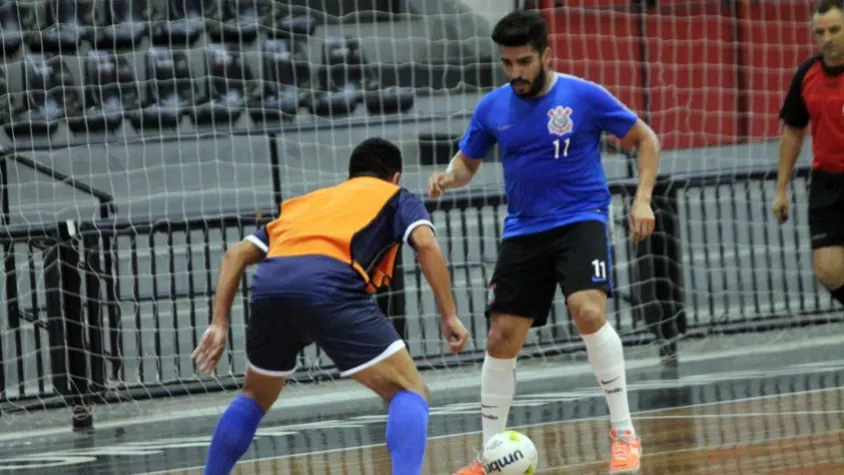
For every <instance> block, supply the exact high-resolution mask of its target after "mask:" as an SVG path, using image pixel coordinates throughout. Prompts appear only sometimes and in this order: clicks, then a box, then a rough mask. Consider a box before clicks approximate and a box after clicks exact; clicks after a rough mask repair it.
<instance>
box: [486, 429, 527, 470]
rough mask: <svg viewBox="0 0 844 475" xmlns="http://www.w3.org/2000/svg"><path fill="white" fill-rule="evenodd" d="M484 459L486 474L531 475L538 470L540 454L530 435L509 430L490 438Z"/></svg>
mask: <svg viewBox="0 0 844 475" xmlns="http://www.w3.org/2000/svg"><path fill="white" fill-rule="evenodd" d="M482 461H483V463H484V473H486V474H500V475H531V474H533V473H534V472H536V468H537V467H536V466H537V464H538V463H539V454H538V453H537V452H536V446H535V445H533V441H532V440H530V437H528V436H526V435H524V434H522V433H520V432H516V431H514V430H508V431H504V432H502V433H500V434H497V435H495V436H493V437H492V438H491V439H489V442H487V443H486V445H484V451H483V455H482Z"/></svg>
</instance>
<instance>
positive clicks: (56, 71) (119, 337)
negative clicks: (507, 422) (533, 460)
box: [0, 0, 834, 428]
mask: <svg viewBox="0 0 844 475" xmlns="http://www.w3.org/2000/svg"><path fill="white" fill-rule="evenodd" d="M290 3H292V5H291V4H290ZM524 3H525V4H526V5H527V6H528V7H531V6H533V7H537V8H541V9H542V12H543V14H544V15H545V16H546V18H548V19H549V28H550V32H551V35H552V41H551V43H552V48H553V51H554V52H553V54H554V56H555V58H556V61H555V68H556V69H557V70H560V71H563V72H567V73H571V74H575V75H580V76H583V77H586V78H588V79H591V80H594V81H596V82H599V83H601V84H603V85H604V86H606V87H607V88H608V89H610V90H611V91H612V92H613V93H615V94H616V95H617V96H618V97H619V98H620V99H621V100H623V101H624V102H625V103H627V104H628V105H629V106H630V107H631V108H633V109H634V110H635V111H637V112H639V113H640V114H641V116H642V117H643V118H645V119H646V120H647V121H648V122H649V123H651V124H652V125H653V126H654V128H655V129H656V130H657V132H658V133H659V135H660V138H661V139H662V141H663V145H664V147H665V150H664V152H663V165H662V168H661V171H662V172H663V173H664V174H665V175H666V177H672V178H674V181H673V182H671V183H672V187H670V190H673V192H676V194H671V195H670V197H671V199H669V200H668V201H667V202H664V201H661V202H660V203H659V206H661V208H660V209H661V211H660V215H661V216H663V217H664V218H665V219H664V220H663V222H666V223H668V222H670V223H669V224H667V225H663V226H662V227H661V228H659V229H658V231H657V233H656V235H655V238H656V239H655V240H653V241H652V243H651V244H650V245H651V246H652V247H650V248H642V249H639V251H638V252H637V250H636V249H634V248H633V247H632V246H631V245H630V242H629V237H628V235H627V232H626V229H625V228H626V226H625V223H626V213H627V208H626V206H627V205H628V204H629V196H630V193H631V190H632V188H631V186H633V185H635V173H634V172H633V170H635V164H634V162H633V161H631V159H630V158H629V157H628V156H627V154H625V153H622V152H620V151H619V149H617V148H616V147H615V145H608V146H607V147H606V149H607V151H606V153H605V156H604V158H605V163H606V170H607V175H608V176H609V177H610V179H611V181H613V183H614V185H613V191H614V204H613V210H614V221H615V226H614V229H613V233H612V241H613V245H614V256H615V263H614V264H615V265H614V266H613V269H614V272H615V274H614V276H613V277H614V280H615V283H616V285H617V290H618V293H619V296H618V298H617V299H615V300H614V301H613V303H612V304H611V308H610V318H611V320H612V321H613V322H614V323H615V324H616V325H617V326H618V330H619V332H620V333H621V334H622V336H623V337H624V338H625V340H626V341H627V342H629V343H635V342H640V343H644V344H645V345H646V346H645V348H646V350H647V351H650V352H651V353H649V354H652V353H654V350H653V348H655V344H654V343H653V340H654V338H653V334H654V330H653V329H654V328H657V327H660V326H662V323H660V321H661V320H662V321H665V322H667V323H665V325H664V326H665V331H664V336H665V337H666V338H667V339H668V340H670V341H674V340H676V339H677V338H678V336H679V335H678V334H677V332H676V331H674V330H672V328H675V327H676V326H677V324H678V323H677V320H676V318H675V317H677V316H678V315H685V317H686V318H685V323H686V324H687V325H688V328H689V334H690V335H698V336H702V335H705V334H707V333H709V332H715V333H719V332H722V331H732V330H736V329H738V328H739V326H738V325H740V324H743V325H747V322H750V321H754V320H757V319H763V318H770V317H783V318H785V319H786V321H787V322H789V323H795V322H796V321H800V322H805V321H809V320H811V319H813V318H815V317H813V315H817V314H820V315H824V313H825V312H827V311H828V310H830V309H832V308H834V307H832V305H831V304H830V303H829V302H828V298H827V297H825V296H824V295H823V294H822V293H819V292H818V291H817V287H816V285H815V283H814V280H813V279H812V276H811V269H810V265H809V262H810V261H809V260H808V258H809V257H808V256H809V254H808V240H807V236H806V232H807V230H806V227H805V224H806V216H805V214H801V211H799V210H798V213H797V216H796V219H795V220H793V221H792V222H791V223H790V224H789V225H787V226H785V227H778V226H776V225H775V224H774V223H773V221H772V220H771V219H769V217H768V211H767V209H768V203H769V202H770V199H771V198H772V197H773V194H772V193H773V188H772V182H770V181H769V180H770V178H771V177H772V175H771V174H767V175H766V174H765V173H764V172H763V173H761V174H753V173H750V172H749V171H748V170H749V169H756V168H763V169H766V170H768V171H770V170H772V169H773V168H774V166H775V165H774V164H775V161H776V143H775V142H772V141H771V140H773V139H775V138H776V135H777V132H778V125H777V119H776V112H777V109H778V108H779V104H780V101H781V99H782V97H783V95H784V91H785V87H786V85H787V83H788V80H789V79H790V76H791V74H792V72H793V71H794V69H795V68H796V66H797V64H798V63H799V62H800V60H802V59H803V58H804V57H807V56H808V55H809V54H811V51H812V49H811V38H810V36H809V28H808V23H807V22H808V18H809V14H808V11H809V4H808V2H765V3H764V4H759V3H757V2H735V3H736V5H734V6H733V5H727V3H730V2H715V1H712V2H709V1H706V2H689V3H688V4H686V2H660V3H661V5H662V6H661V7H659V8H653V7H647V8H645V9H644V11H643V10H640V9H638V8H637V7H635V6H631V5H629V3H630V2H626V1H617V2H615V1H610V0H606V1H603V2H599V1H597V0H596V1H586V0H583V1H580V2H566V7H564V8H563V7H560V6H559V5H557V4H556V3H555V2H550V1H549V2H541V4H536V5H531V3H537V2H524ZM500 9H501V7H500V5H498V2H494V1H493V0H475V1H473V2H466V4H465V5H464V4H459V3H456V2H453V1H450V0H439V1H406V2H400V1H388V0H383V1H379V0H370V1H363V0H355V1H353V0H349V1H346V2H306V1H304V0H303V1H293V2H270V1H263V0H250V1H234V0H226V1H223V2H211V1H203V0H194V1H190V0H184V1H178V2H176V1H168V2H165V1H163V0H156V1H150V2H141V1H134V2H128V1H127V2H122V1H116V0H115V1H111V0H109V1H103V2H99V1H98V2H94V3H91V2H90V1H86V2H75V1H64V0H62V1H48V2H24V1H18V2H11V1H3V0H0V25H2V28H0V30H2V32H0V38H2V45H3V53H4V57H3V63H2V72H3V75H2V78H3V82H2V90H0V93H2V95H0V100H2V101H3V103H2V106H1V107H0V122H2V123H0V125H2V129H3V131H2V144H3V146H4V147H5V153H6V154H5V155H4V156H5V157H6V158H5V161H4V162H3V166H4V167H5V168H3V169H2V170H0V172H2V175H3V182H2V185H3V190H4V196H3V198H4V199H3V205H4V209H3V210H4V218H5V224H6V225H7V227H6V233H5V235H4V237H3V242H4V246H5V247H4V256H5V257H6V261H5V264H6V267H5V284H6V285H5V287H4V299H3V300H4V302H5V304H4V305H3V306H2V308H0V345H2V349H0V355H2V358H3V359H2V365H1V366H2V370H3V373H2V375H0V408H2V409H3V411H7V412H9V413H10V414H12V413H16V412H20V411H23V412H25V413H27V414H30V415H34V414H35V413H34V412H33V411H34V410H35V409H38V408H43V407H44V406H45V405H48V406H51V407H64V406H67V405H69V404H73V403H74V400H73V399H68V397H69V395H74V394H76V393H78V392H80V391H76V390H73V389H72V388H71V387H70V383H69V381H71V382H73V381H75V382H76V383H77V387H78V388H81V392H82V393H92V394H93V393H96V394H97V398H98V399H105V400H106V403H107V404H106V406H105V407H113V406H114V405H116V403H117V401H118V400H124V401H127V400H128V401H129V402H130V405H132V407H137V408H142V411H144V412H148V411H161V410H163V409H161V408H159V407H158V406H154V405H144V404H142V403H140V402H138V400H139V399H142V398H147V397H149V396H150V395H153V396H156V397H158V396H162V395H176V394H190V396H189V398H191V399H190V400H191V401H195V400H197V398H199V397H200V396H199V395H201V394H205V393H208V392H211V391H212V390H214V389H219V388H220V387H228V388H234V387H236V384H237V382H238V381H239V378H240V376H242V374H243V371H244V368H245V354H244V341H243V335H244V328H245V318H246V312H245V311H246V307H247V306H246V295H247V293H246V289H247V287H246V282H245V283H244V286H243V289H244V293H243V298H242V299H238V300H237V301H236V303H235V306H234V309H233V312H232V321H233V325H232V339H231V346H230V350H229V352H228V353H227V355H226V357H224V358H223V361H222V363H221V365H220V368H219V370H218V372H217V375H216V376H214V377H211V378H200V377H199V376H197V375H196V373H195V371H194V368H193V365H192V363H191V361H190V352H191V350H192V349H193V348H194V345H195V344H196V341H197V338H198V336H199V335H200V334H201V332H202V331H203V330H204V329H205V326H206V323H207V320H208V317H209V309H210V305H211V302H212V299H213V287H214V285H215V280H216V269H217V265H218V262H219V259H220V256H221V254H222V252H223V251H224V249H225V248H226V246H227V245H231V244H232V243H234V242H236V241H237V240H238V239H239V238H240V237H241V236H243V235H244V233H248V232H251V230H253V229H254V228H255V227H256V226H258V225H259V224H261V223H262V222H264V221H265V220H266V219H269V218H271V217H272V215H273V214H274V213H275V212H276V211H275V210H276V209H277V203H278V201H279V200H280V199H282V198H288V197H290V196H293V195H295V194H298V193H301V192H304V191H308V190H312V189H314V188H317V187H320V186H325V185H329V184H333V183H336V182H338V181H339V180H342V179H343V178H344V177H345V175H346V160H347V157H348V154H349V152H350V151H351V149H352V148H353V147H354V146H355V145H356V144H357V143H359V142H360V141H361V140H363V139H364V138H366V137H370V136H382V137H385V138H388V139H390V140H393V141H395V142H397V143H399V144H400V145H401V147H402V149H403V152H404V155H405V170H406V172H405V174H404V183H403V184H404V185H405V186H406V187H408V188H409V189H411V190H412V191H416V192H422V190H423V187H424V183H425V181H426V179H427V176H428V175H429V174H430V173H431V172H432V171H433V170H435V169H439V168H442V167H443V166H445V163H446V161H447V160H448V159H449V158H450V157H451V155H452V154H453V152H454V151H455V148H454V147H455V144H456V142H457V141H458V140H459V138H460V136H461V135H462V133H463V131H464V129H465V127H466V125H467V123H468V119H469V117H470V115H471V113H472V111H473V109H474V106H475V104H476V103H477V101H478V99H479V98H480V97H481V95H482V94H483V93H484V92H485V91H486V90H488V89H489V88H490V87H493V86H496V85H499V84H503V83H504V79H503V78H502V76H501V73H500V72H499V71H498V67H497V65H496V63H497V60H496V55H497V53H496V49H495V47H494V44H492V42H491V40H490V39H489V33H490V31H491V26H490V25H489V23H488V22H486V21H485V19H484V17H485V16H488V13H489V12H490V11H495V10H500ZM505 11H506V9H505ZM492 155H495V154H494V153H493V154H492ZM808 155H809V154H808V153H804V159H807V158H808ZM491 158H494V156H493V157H491ZM801 163H805V162H801ZM703 172H705V173H708V174H709V177H708V178H706V179H701V178H699V177H698V178H695V179H692V178H691V175H693V174H698V173H703ZM766 178H767V179H766ZM502 189H503V188H502V174H501V170H500V165H498V164H497V163H494V161H491V163H488V164H486V165H484V166H483V167H482V168H481V171H480V172H479V175H478V176H477V177H476V179H475V181H474V182H473V184H472V185H471V186H470V187H469V188H468V190H466V191H464V192H462V193H454V194H452V195H450V198H448V199H446V200H443V201H442V202H440V203H439V204H432V207H433V209H434V213H433V215H434V219H435V221H436V224H437V225H438V227H439V229H440V236H441V239H442V244H443V247H444V248H445V249H446V251H447V257H448V259H449V261H450V263H451V264H452V269H453V279H454V285H455V294H456V297H457V303H458V308H459V310H460V315H461V316H462V317H463V319H464V321H466V323H467V326H469V327H470V330H471V332H472V336H473V340H472V342H471V344H470V347H469V349H468V351H467V355H468V357H472V356H474V357H478V356H479V355H480V354H481V352H482V351H483V347H484V341H485V331H486V324H485V320H484V318H483V310H484V305H485V302H486V298H487V282H488V279H489V276H490V275H491V271H492V268H493V266H494V263H495V258H496V256H497V247H498V243H499V238H500V230H501V224H502V222H503V217H504V215H505V209H504V205H503V201H502V199H503V198H502V196H501V193H502ZM663 191H664V190H663ZM805 196H806V190H805V180H804V179H803V178H799V177H798V179H797V181H796V186H795V197H796V199H797V200H798V202H802V200H804V199H805ZM256 210H259V212H257V213H256ZM669 218H675V219H676V220H675V219H669ZM67 220H71V221H72V222H71V223H70V224H69V225H68V224H67V222H66V221H67ZM97 220H99V221H97ZM57 223H59V225H58V226H57ZM671 223H673V227H672V224H671ZM60 243H61V244H60ZM672 244H673V245H679V247H678V248H677V249H674V248H672V247H671V246H672ZM59 249H61V250H63V251H62V253H59V251H58V250H59ZM647 251H650V254H648V253H647ZM74 255H76V257H74ZM57 258H60V259H58V260H59V261H60V262H61V263H63V264H62V265H59V263H57V262H56V259H57ZM45 259H46V261H45ZM77 260H78V261H79V262H78V263H77ZM45 262H46V264H45ZM68 263H69V264H68ZM63 266H64V267H63ZM58 269H64V270H62V271H61V272H59V271H58ZM74 269H76V270H81V272H80V273H79V277H80V282H79V283H78V284H74V282H68V279H67V278H66V277H65V276H66V274H71V273H73V272H74ZM402 269H403V273H402V275H403V277H404V287H403V290H402V289H399V290H396V289H394V290H393V291H392V292H391V295H392V297H393V303H392V304H391V305H393V306H392V307H390V309H391V312H390V313H391V314H392V316H393V317H396V318H397V321H398V322H399V323H398V324H399V325H404V326H405V328H406V332H407V333H406V334H407V338H408V342H409V346H410V349H411V352H412V354H413V355H414V356H415V357H416V358H417V359H418V361H419V363H420V365H422V366H444V367H446V368H447V369H448V370H449V371H453V370H455V369H457V368H458V367H459V366H460V364H461V363H460V362H459V361H457V360H453V359H448V358H444V355H445V352H444V348H443V345H442V343H441V341H440V335H439V330H438V322H437V316H436V313H435V308H434V305H433V298H432V295H431V293H430V291H429V289H428V287H427V284H426V283H425V282H424V280H423V279H422V277H421V275H420V273H419V271H418V270H417V268H416V266H415V263H414V257H413V255H412V253H411V252H410V251H409V250H406V251H405V253H404V256H403V266H402ZM60 276H61V277H62V278H61V279H60V278H59V277H60ZM71 280H72V279H71ZM62 285H64V286H65V287H64V288H60V287H61V286H62ZM74 285H75V286H74ZM74 296H75V297H78V300H74V298H73V297H74ZM396 297H399V300H400V301H399V302H396V300H395V298H396ZM683 308H685V312H682V311H681V309H683ZM553 312H554V315H553V316H552V320H551V323H550V324H549V326H547V327H546V328H543V329H541V330H538V331H536V332H534V333H532V334H531V335H530V337H529V342H528V352H527V353H526V355H532V356H534V357H536V360H537V361H538V362H541V363H545V362H549V361H552V359H553V358H554V357H555V356H554V355H556V354H559V353H562V352H566V351H569V350H572V349H577V347H578V345H579V338H578V337H577V334H576V332H575V330H574V328H573V326H572V325H571V323H570V322H569V320H568V317H567V315H566V311H565V305H564V302H563V300H562V297H561V296H560V295H558V298H557V302H556V305H555V307H554V311H553ZM74 314H75V315H76V317H75V318H76V319H77V320H79V321H81V322H83V325H82V326H79V325H73V324H72V323H68V316H69V315H70V316H73V315H74ZM402 316H404V317H405V318H401V317H402ZM818 318H819V319H820V320H819V321H827V320H828V317H824V316H822V317H818ZM812 321H814V320H812ZM681 323H682V322H681ZM680 326H683V325H682V324H681V325H680ZM741 328H744V327H741ZM746 329H748V330H749V331H751V332H757V331H760V330H759V328H758V327H754V326H746ZM776 331H777V332H779V333H777V334H776V335H784V334H786V332H788V330H784V329H781V328H778V329H777V330H776ZM760 334H761V333H760ZM761 338H762V339H763V340H765V341H771V340H772V337H771V335H767V336H763V337H761ZM704 341H710V340H704ZM686 345H687V346H686V347H685V348H693V347H695V346H700V345H702V344H701V343H700V342H699V341H690V342H689V343H687V344H686ZM715 346H717V344H715ZM80 354H82V355H84V357H83V358H81V361H82V363H83V364H84V365H85V366H83V367H82V369H79V368H78V367H77V366H75V365H78V364H79V363H80V358H79V357H78V356H79V355H80ZM469 361H471V358H469ZM462 364H464V365H465V367H466V368H468V369H469V370H471V369H472V366H471V365H472V363H471V362H466V363H462ZM301 367H302V368H304V369H303V371H302V372H301V373H300V374H297V376H296V379H299V380H309V379H312V378H313V377H325V376H331V375H332V374H333V370H332V368H331V363H330V361H329V360H328V359H327V358H326V357H325V356H324V355H321V354H320V353H319V352H318V351H317V350H316V349H309V350H307V351H306V353H305V354H304V355H303V360H302V365H301ZM68 374H74V375H75V378H73V377H72V378H68V376H67V375H68ZM89 386H90V387H89ZM103 388H107V389H105V390H104V389H103ZM171 407H178V406H171ZM106 412H108V411H106ZM4 415H5V414H4ZM3 420H4V421H7V420H17V419H16V418H7V417H4V418H3ZM26 420H27V421H28V422H26V423H23V424H21V425H18V426H17V427H18V428H20V427H34V426H36V425H37V423H36V422H35V419H34V418H29V419H26Z"/></svg>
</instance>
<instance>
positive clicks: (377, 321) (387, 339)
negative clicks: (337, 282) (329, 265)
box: [246, 296, 405, 376]
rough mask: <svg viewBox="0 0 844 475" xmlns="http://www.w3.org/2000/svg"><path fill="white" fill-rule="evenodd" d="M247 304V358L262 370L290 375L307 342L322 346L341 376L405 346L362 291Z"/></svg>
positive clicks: (278, 374) (388, 355)
mask: <svg viewBox="0 0 844 475" xmlns="http://www.w3.org/2000/svg"><path fill="white" fill-rule="evenodd" d="M250 309H251V312H250V313H251V315H250V318H249V325H248V326H247V328H246V359H247V360H248V362H249V366H250V368H251V369H252V370H253V371H255V372H257V373H261V374H266V375H270V376H290V375H291V374H293V373H294V372H295V371H296V360H297V358H298V356H299V352H300V351H302V349H303V348H305V347H306V346H307V345H309V344H311V343H316V344H317V345H319V347H320V348H322V350H323V351H325V353H326V354H327V355H328V357H329V358H331V360H332V361H333V362H334V364H335V365H336V366H337V368H338V369H339V370H340V375H341V376H350V375H352V374H354V373H356V372H358V371H361V370H363V369H366V368H369V367H370V366H374V365H375V364H376V363H378V362H380V361H382V360H385V359H387V358H388V357H390V356H392V355H394V354H395V353H398V352H399V351H401V350H402V349H403V348H404V347H405V343H404V341H403V340H402V339H401V337H399V334H398V332H396V329H395V328H394V327H393V325H392V323H390V321H389V320H387V317H385V316H384V314H383V313H382V312H381V310H380V309H379V308H378V306H377V305H376V303H375V302H374V301H373V300H372V299H370V298H368V297H366V296H361V297H360V298H359V299H348V300H337V301H333V302H326V301H322V302H315V301H313V300H309V299H305V298H301V299H296V298H283V299H267V300H258V301H254V302H252V304H251V306H250Z"/></svg>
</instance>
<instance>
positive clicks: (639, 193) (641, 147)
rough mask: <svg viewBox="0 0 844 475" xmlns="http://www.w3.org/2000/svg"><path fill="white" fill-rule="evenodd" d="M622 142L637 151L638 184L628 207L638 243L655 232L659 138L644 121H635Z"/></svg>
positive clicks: (634, 235) (633, 234) (631, 227)
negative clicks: (654, 203) (653, 200)
mask: <svg viewBox="0 0 844 475" xmlns="http://www.w3.org/2000/svg"><path fill="white" fill-rule="evenodd" d="M624 141H625V142H627V143H630V144H632V145H633V146H634V147H636V149H637V150H638V153H639V163H638V166H639V185H638V187H637V189H636V197H635V198H634V199H633V205H632V206H631V208H630V219H629V223H630V233H631V234H632V236H633V242H634V243H638V242H640V241H642V240H644V239H646V238H647V237H648V236H650V235H651V234H652V233H653V231H654V223H655V218H654V212H653V209H652V208H651V197H652V196H653V189H654V184H655V183H656V176H657V174H658V173H659V151H660V145H659V138H657V136H656V133H655V132H654V131H653V129H651V127H650V126H648V124H646V123H645V122H644V121H643V120H641V119H640V120H638V121H636V124H634V125H633V128H632V129H630V132H628V133H627V135H626V136H625V137H624Z"/></svg>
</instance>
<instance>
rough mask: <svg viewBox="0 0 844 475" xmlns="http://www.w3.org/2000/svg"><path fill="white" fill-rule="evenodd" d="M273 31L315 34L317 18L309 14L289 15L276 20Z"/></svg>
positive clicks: (275, 33) (276, 32) (278, 32)
mask: <svg viewBox="0 0 844 475" xmlns="http://www.w3.org/2000/svg"><path fill="white" fill-rule="evenodd" d="M274 26H275V28H273V30H272V31H273V33H274V35H275V36H276V37H278V35H279V34H291V33H292V34H294V35H309V36H310V35H313V34H314V31H316V20H314V19H313V18H311V17H309V16H302V15H289V16H286V17H284V18H282V19H281V20H278V21H276V22H275V25H274Z"/></svg>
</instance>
